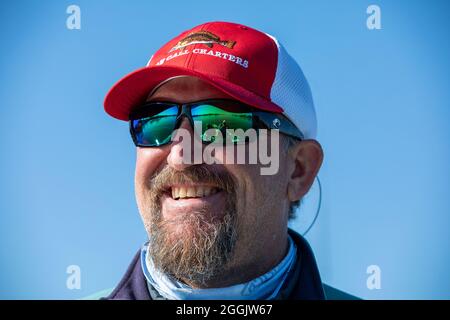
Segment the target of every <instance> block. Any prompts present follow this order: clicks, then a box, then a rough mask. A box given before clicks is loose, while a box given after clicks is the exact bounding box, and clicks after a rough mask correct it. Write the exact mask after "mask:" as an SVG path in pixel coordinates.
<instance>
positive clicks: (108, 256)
mask: <svg viewBox="0 0 450 320" xmlns="http://www.w3.org/2000/svg"><path fill="white" fill-rule="evenodd" d="M71 4H76V5H78V6H79V7H80V8H81V30H68V29H67V28H66V19H67V17H68V15H67V14H66V8H67V7H68V6H69V5H71ZM370 4H377V5H379V6H380V8H381V21H382V22H381V23H382V29H381V30H368V29H367V27H366V19H367V14H366V8H367V7H368V6H369V5H370ZM449 12H450V3H449V2H448V1H363V0H361V1H358V0H354V1H324V0H319V1H283V0H279V1H245V2H243V1H235V0H228V1H174V0H172V1H169V2H161V1H128V2H125V1H100V0H96V1H76V2H68V1H39V2H38V1H15V2H11V3H9V4H7V3H5V2H2V3H1V4H0V39H2V43H1V51H0V68H1V72H0V83H1V86H0V101H1V103H2V107H1V108H0V115H1V116H0V123H1V125H0V152H1V157H0V176H1V180H0V242H1V246H0V298H12V299H20V298H30V299H36V298H44V299H47V298H62V299H73V298H80V297H83V296H86V295H88V294H90V293H93V292H95V291H98V290H101V289H105V288H109V287H113V286H114V285H115V284H117V282H118V280H119V279H120V277H121V276H122V274H123V273H124V271H125V269H126V267H127V265H128V263H129V261H130V260H131V258H132V256H133V254H134V253H135V251H137V250H138V248H139V246H140V244H141V243H143V242H144V241H145V237H146V236H145V232H144V228H143V226H142V224H141V221H140V218H139V214H138V211H137V208H136V204H135V199H134V190H133V187H134V186H133V174H134V161H135V149H134V146H133V144H132V141H131V139H130V137H129V134H128V128H127V124H126V123H125V122H121V121H117V120H114V119H112V118H110V117H108V116H107V115H106V114H105V113H104V111H103V106H102V103H103V98H104V96H105V94H106V92H107V91H108V89H109V88H110V86H111V85H112V84H113V83H114V82H115V81H116V80H118V79H119V78H121V77H122V76H123V75H125V74H127V73H128V72H130V71H132V70H134V69H137V68H139V67H141V66H144V65H145V64H146V62H147V61H148V59H149V57H150V56H151V55H152V53H153V52H154V51H155V50H157V49H158V48H159V47H160V46H161V45H163V44H164V43H165V42H166V41H167V40H169V39H170V38H172V37H174V36H176V35H178V34H179V33H180V32H181V31H183V30H185V29H188V28H191V27H193V26H195V25H197V24H200V23H203V22H206V21H214V20H222V21H233V22H238V23H243V24H247V25H249V26H251V27H254V28H257V29H260V30H262V31H264V32H267V33H270V34H273V35H275V36H276V37H277V38H278V39H279V40H280V41H281V42H282V43H283V44H284V46H285V47H286V49H287V50H288V52H289V53H290V54H291V55H292V56H293V57H294V58H295V59H296V60H297V61H298V62H299V63H300V65H301V67H302V68H303V71H304V73H305V75H306V77H307V78H308V80H309V82H310V85H311V89H312V92H313V97H314V101H315V105H316V111H317V116H318V121H319V130H318V132H319V134H318V140H319V142H320V143H321V144H322V146H323V148H324V152H325V160H324V164H323V167H322V169H321V171H320V174H319V176H320V178H321V182H322V188H323V194H322V197H323V202H322V210H321V211H320V216H319V219H318V221H317V223H316V225H315V226H314V227H313V229H312V230H311V232H310V233H309V234H308V236H307V238H308V240H309V241H310V242H311V245H312V247H313V249H314V252H315V254H316V258H317V260H318V264H319V268H320V271H321V274H322V278H323V280H324V281H325V282H326V283H329V284H331V285H334V286H337V287H338V288H340V289H343V290H346V291H348V292H350V293H352V294H356V295H358V296H361V297H363V298H367V299H377V298H387V299H391V298H394V299H398V298H412V299H416V298H426V299H431V298H440V299H443V298H446V299H448V298H450V281H449V280H450V279H449V278H450V277H449V275H448V266H449V263H450V253H449V250H448V244H449V243H450V235H449V233H448V227H449V222H450V221H449V220H450V218H449V214H448V212H449V209H450V201H449V197H448V190H449V184H450V179H449V178H450V175H449V173H450V172H449V165H448V164H449V162H450V161H449V160H450V159H449V143H448V138H449V137H450V135H449V133H450V127H449V125H448V123H449V119H450V117H449V115H450V109H449V105H450V93H449V90H448V89H449V84H450V63H449V59H448V57H449V56H450V41H449V39H450V37H449V33H450V28H449V25H448V21H449V18H450V17H449V14H450V13H449ZM316 190H317V188H314V189H313V190H312V192H311V194H310V195H309V196H308V200H307V201H306V202H307V203H306V204H305V206H304V207H303V210H302V211H301V212H300V213H299V215H300V216H305V217H308V216H311V215H312V214H313V213H312V212H313V210H314V208H315V205H316V200H317V192H316ZM302 223H304V222H302V221H298V222H294V223H293V226H294V227H295V228H298V229H299V230H302V228H304V226H303V225H302ZM72 264H75V265H78V266H80V268H81V289H80V290H68V289H67V287H66V279H67V277H68V275H67V274H66V268H67V266H69V265H72ZM374 264H375V265H378V266H379V267H380V269H381V286H382V287H381V289H379V290H369V289H368V288H367V286H366V279H367V277H368V275H367V274H366V269H367V267H368V266H369V265H374Z"/></svg>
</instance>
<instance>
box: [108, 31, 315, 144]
mask: <svg viewBox="0 0 450 320" xmlns="http://www.w3.org/2000/svg"><path fill="white" fill-rule="evenodd" d="M182 75H184V76H194V77H198V78H200V79H202V80H203V81H205V82H207V83H209V84H211V85H212V86H214V87H216V88H218V89H219V90H221V91H223V92H225V93H227V94H228V95H230V96H232V97H233V98H235V99H237V100H239V101H241V102H243V103H246V104H248V105H251V106H253V107H255V108H258V109H261V110H266V111H270V112H274V113H283V114H284V115H285V116H287V117H288V118H289V119H290V120H291V121H292V122H293V123H294V124H295V125H296V126H297V127H298V128H299V130H300V131H301V132H302V133H303V135H304V137H305V138H306V139H311V138H315V136H316V130H317V120H316V114H315V110H314V104H313V100H312V95H311V90H310V88H309V85H308V82H307V80H306V78H305V76H304V75H303V72H302V70H301V68H300V66H299V65H298V64H297V63H296V62H295V60H294V59H293V58H292V57H291V56H290V55H289V54H288V53H287V52H286V50H285V49H284V47H283V46H282V45H281V44H280V43H279V42H278V41H277V39H275V38H274V37H273V36H270V35H268V34H266V33H263V32H261V31H258V30H255V29H252V28H250V27H247V26H244V25H241V24H236V23H230V22H208V23H204V24H201V25H199V26H196V27H194V28H192V29H190V30H187V31H184V32H183V33H181V34H180V35H178V36H177V37H175V38H173V39H172V40H170V41H169V42H168V43H166V44H165V45H164V46H162V47H161V48H160V49H159V50H158V51H157V52H156V53H155V54H154V55H153V56H152V57H151V58H150V61H149V62H148V64H147V66H146V67H143V68H141V69H138V70H136V71H134V72H132V73H130V74H128V75H126V76H125V77H124V78H122V79H121V80H119V81H118V82H117V83H116V84H115V85H114V86H113V87H112V88H111V89H110V91H109V92H108V94H107V95H106V98H105V101H104V107H105V111H106V112H107V113H108V114H109V115H111V116H112V117H114V118H117V119H120V120H126V121H127V120H128V119H129V114H130V112H131V111H132V110H133V108H135V107H137V106H139V105H140V104H142V103H143V102H145V99H146V98H147V96H148V95H149V93H150V92H151V91H153V90H154V89H155V88H156V87H157V86H158V85H159V84H161V83H162V82H164V81H165V80H167V79H170V78H173V77H176V76H182Z"/></svg>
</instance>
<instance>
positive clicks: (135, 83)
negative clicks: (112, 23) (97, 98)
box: [104, 66, 283, 121]
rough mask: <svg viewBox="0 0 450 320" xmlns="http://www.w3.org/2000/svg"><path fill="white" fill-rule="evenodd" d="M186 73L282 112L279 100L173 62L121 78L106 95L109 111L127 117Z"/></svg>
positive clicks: (257, 105) (251, 102) (248, 101)
mask: <svg viewBox="0 0 450 320" xmlns="http://www.w3.org/2000/svg"><path fill="white" fill-rule="evenodd" d="M180 75H186V76H193V77H198V78H200V79H202V80H203V81H205V82H207V83H209V84H211V85H212V86H214V87H216V88H217V89H219V90H221V91H223V92H224V93H226V94H228V95H230V96H232V97H233V98H235V99H236V100H239V101H241V102H243V103H246V104H248V105H251V106H253V107H255V108H258V109H261V110H265V111H270V112H276V113H282V112H283V109H282V108H281V107H280V106H278V105H276V104H275V103H273V102H271V101H269V100H267V99H265V98H263V97H261V96H259V95H257V94H255V93H253V92H251V91H249V90H247V89H245V88H243V87H241V86H238V85H236V84H234V83H231V82H229V81H226V80H224V79H222V78H218V77H213V76H209V75H205V74H201V73H198V72H196V71H193V70H189V69H184V68H181V67H173V66H152V67H144V68H141V69H138V70H136V71H134V72H132V73H130V74H128V75H126V76H125V77H123V78H122V79H121V80H119V81H118V82H117V83H116V84H115V85H114V86H113V87H112V88H111V89H110V90H109V92H108V94H107V95H106V97H105V101H104V107H105V111H106V112H107V113H108V114H109V115H110V116H112V117H114V118H116V119H119V120H125V121H127V120H128V119H129V114H130V112H131V111H132V110H133V108H135V107H137V106H139V105H140V104H141V103H143V102H145V99H146V98H147V96H148V94H149V93H150V92H151V91H152V90H153V89H154V88H155V87H156V86H158V85H159V84H160V83H161V82H163V81H164V80H167V79H169V78H172V77H175V76H180Z"/></svg>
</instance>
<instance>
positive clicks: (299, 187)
mask: <svg viewBox="0 0 450 320" xmlns="http://www.w3.org/2000/svg"><path fill="white" fill-rule="evenodd" d="M289 159H290V161H293V165H292V167H293V169H292V172H291V175H290V177H289V182H288V190H287V192H288V199H289V200H290V201H297V200H299V199H301V198H302V197H303V196H304V195H305V194H306V193H307V192H308V190H309V188H311V185H312V184H313V182H314V178H315V177H316V175H317V173H318V172H319V169H320V166H321V165H322V161H323V151H322V147H321V145H320V144H319V143H318V142H317V141H316V140H304V141H301V142H299V143H297V144H296V145H294V146H293V147H291V150H290V151H289Z"/></svg>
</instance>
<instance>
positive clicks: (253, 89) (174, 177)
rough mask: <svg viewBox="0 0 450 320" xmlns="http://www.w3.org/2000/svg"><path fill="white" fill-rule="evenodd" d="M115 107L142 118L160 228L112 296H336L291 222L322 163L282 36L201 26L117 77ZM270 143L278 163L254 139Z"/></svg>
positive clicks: (119, 113)
mask: <svg viewBox="0 0 450 320" xmlns="http://www.w3.org/2000/svg"><path fill="white" fill-rule="evenodd" d="M105 110H106V112H107V113H108V114H110V115H111V116H113V117H115V118H117V119H120V120H125V121H129V123H130V133H131V136H132V138H133V141H134V143H135V144H136V146H137V160H136V172H135V191H136V199H137V203H138V208H139V211H140V214H141V217H142V220H143V222H144V226H145V228H146V231H147V233H148V237H149V241H148V242H147V243H145V244H144V245H143V247H142V248H141V250H139V252H138V253H137V254H136V256H135V257H134V259H133V261H132V262H131V264H130V266H129V268H128V270H127V272H126V274H125V275H124V277H123V279H122V280H121V281H120V283H119V284H118V285H117V287H116V288H115V289H114V290H113V291H112V292H111V293H109V295H107V297H106V298H107V299H144V300H149V299H153V300H155V299H180V300H184V299H324V298H325V293H324V286H323V285H322V282H321V279H320V275H319V271H318V269H317V266H316V262H315V259H314V256H313V253H312V251H311V248H310V247H309V245H308V244H307V242H306V241H305V239H303V238H302V237H301V236H300V235H298V234H297V233H295V232H294V231H292V230H288V227H287V225H288V219H289V218H290V217H292V215H293V212H294V211H295V208H296V207H297V206H298V203H299V201H300V199H301V198H302V197H303V196H304V195H305V194H306V193H307V192H308V190H309V188H310V187H311V185H312V183H313V181H314V179H315V177H316V175H317V173H318V171H319V168H320V166H321V164H322V159H323V152H322V148H321V146H320V144H319V143H318V142H317V141H316V140H314V138H315V135H316V116H315V111H314V106H313V101H312V97H311V92H310V89H309V86H308V83H307V81H306V79H305V77H304V75H303V73H302V71H301V69H300V67H299V66H298V64H297V63H296V62H295V61H294V60H293V59H292V57H291V56H289V54H288V53H287V52H286V50H285V49H284V48H283V46H281V45H280V44H279V42H278V41H277V40H276V39H275V38H274V37H272V36H270V35H267V34H265V33H262V32H260V31H257V30H255V29H252V28H250V27H247V26H243V25H240V24H235V23H226V22H210V23H205V24H202V25H199V26H196V27H194V28H192V29H191V30H188V31H185V32H183V33H182V34H180V35H179V36H177V37H175V38H174V39H172V40H171V41H169V42H168V43H167V44H165V45H164V46H163V47H162V48H160V49H159V50H158V51H157V52H156V53H155V54H154V55H153V56H152V58H151V59H150V61H149V63H148V64H147V66H146V67H145V68H142V69H139V70H137V71H135V72H133V73H131V74H129V75H127V76H126V77H124V78H123V79H121V80H120V81H119V82H118V83H116V84H115V85H114V87H113V88H112V89H111V90H110V92H109V93H108V95H107V96H106V99H105ZM243 132H244V134H242V133H243ZM249 132H250V133H252V132H256V135H253V136H252V135H251V134H249V135H247V133H249ZM198 142H200V144H199V143H198ZM262 142H264V143H268V145H269V146H268V148H269V149H270V151H271V152H272V154H271V156H273V155H275V156H276V159H274V158H270V159H271V160H273V161H274V162H275V164H274V168H272V169H273V170H266V171H264V169H267V164H268V162H267V161H265V163H263V162H264V161H261V159H266V160H267V156H268V154H267V153H266V154H265V153H264V152H262V151H261V150H262V148H260V149H258V151H257V152H255V150H256V149H251V147H262V146H263V145H264V143H262ZM199 149H200V153H198V151H199ZM264 150H266V149H264ZM266 151H268V150H266ZM239 152H242V153H241V155H243V158H242V159H244V160H245V161H244V162H242V161H241V162H239V161H236V154H239ZM255 153H257V155H258V157H257V158H258V161H257V162H251V161H250V160H249V159H250V158H252V157H253V156H255ZM198 154H200V158H199V157H198ZM263 156H265V158H264V157H263ZM242 159H241V160H242ZM253 159H254V157H253ZM270 164H272V163H270ZM325 288H327V289H328V288H329V287H325ZM330 290H332V289H331V288H330ZM333 290H334V289H333ZM330 292H331V291H330ZM332 292H334V293H338V294H339V292H338V291H332ZM341 297H342V296H341Z"/></svg>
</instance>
